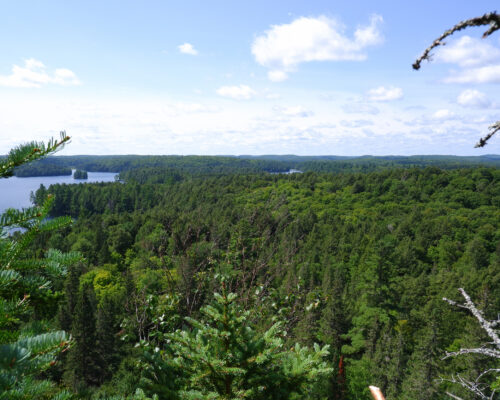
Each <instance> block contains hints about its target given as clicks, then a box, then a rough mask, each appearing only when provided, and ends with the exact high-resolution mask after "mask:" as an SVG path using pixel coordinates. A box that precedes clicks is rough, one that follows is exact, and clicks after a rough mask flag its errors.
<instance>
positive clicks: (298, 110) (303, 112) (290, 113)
mask: <svg viewBox="0 0 500 400" xmlns="http://www.w3.org/2000/svg"><path fill="white" fill-rule="evenodd" d="M273 109H274V110H275V111H278V112H279V113H281V114H283V115H286V116H287V117H310V116H312V115H314V113H313V112H312V111H310V110H307V109H305V108H304V107H302V106H291V107H274V108H273Z"/></svg>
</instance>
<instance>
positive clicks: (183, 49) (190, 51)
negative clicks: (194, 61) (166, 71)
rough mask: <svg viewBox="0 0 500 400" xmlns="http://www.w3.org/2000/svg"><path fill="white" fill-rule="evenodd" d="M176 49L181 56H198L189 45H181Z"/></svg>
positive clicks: (196, 51)
mask: <svg viewBox="0 0 500 400" xmlns="http://www.w3.org/2000/svg"><path fill="white" fill-rule="evenodd" d="M177 48H178V49H179V51H180V52H181V53H183V54H190V55H192V56H196V55H197V54H198V50H196V49H195V48H194V46H193V45H192V44H191V43H183V44H181V45H179V46H177Z"/></svg>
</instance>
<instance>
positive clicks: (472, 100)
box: [457, 89, 491, 108]
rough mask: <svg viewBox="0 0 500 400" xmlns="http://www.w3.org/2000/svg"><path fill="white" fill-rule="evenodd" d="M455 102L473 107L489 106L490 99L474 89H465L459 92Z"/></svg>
mask: <svg viewBox="0 0 500 400" xmlns="http://www.w3.org/2000/svg"><path fill="white" fill-rule="evenodd" d="M457 103H458V104H460V105H461V106H465V107H473V108H489V107H491V101H490V99H488V97H487V96H486V95H485V94H484V93H482V92H480V91H479V90H475V89H467V90H464V91H463V92H462V93H460V94H459V95H458V97H457Z"/></svg>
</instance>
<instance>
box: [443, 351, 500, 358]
mask: <svg viewBox="0 0 500 400" xmlns="http://www.w3.org/2000/svg"><path fill="white" fill-rule="evenodd" d="M462 354H482V355H483V356H488V357H493V358H500V351H497V350H494V349H488V348H477V349H460V350H459V351H453V352H446V355H445V356H444V357H443V358H442V360H446V359H447V358H450V357H456V356H460V355H462Z"/></svg>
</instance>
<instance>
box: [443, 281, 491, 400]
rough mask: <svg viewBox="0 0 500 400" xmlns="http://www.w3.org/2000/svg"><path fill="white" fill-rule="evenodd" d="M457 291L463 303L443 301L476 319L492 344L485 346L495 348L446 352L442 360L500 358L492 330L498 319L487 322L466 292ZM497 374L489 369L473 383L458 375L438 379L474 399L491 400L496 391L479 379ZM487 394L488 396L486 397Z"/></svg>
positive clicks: (462, 290)
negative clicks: (456, 387)
mask: <svg viewBox="0 0 500 400" xmlns="http://www.w3.org/2000/svg"><path fill="white" fill-rule="evenodd" d="M458 291H459V292H460V294H461V295H462V296H463V298H464V299H465V303H463V304H460V303H458V302H456V301H454V300H450V299H447V298H443V300H444V301H446V302H447V303H449V304H451V305H453V306H455V307H459V308H463V309H466V310H468V311H469V312H470V313H471V314H472V315H473V316H474V317H475V318H476V320H477V321H478V322H479V325H480V326H481V328H483V329H484V330H485V331H486V333H487V334H488V336H489V337H490V338H491V340H492V342H490V343H487V345H490V346H491V345H494V346H495V347H496V349H495V348H491V347H480V348H473V349H460V350H459V351H454V352H447V353H446V356H445V357H443V360H444V359H446V358H450V357H456V356H460V355H463V354H481V355H484V356H487V357H492V358H500V338H499V336H498V333H497V332H496V331H495V329H494V328H495V327H496V326H497V325H498V323H499V321H500V318H499V319H498V320H495V321H488V320H487V319H486V318H485V317H484V315H483V312H482V311H481V310H478V309H477V307H476V305H475V304H474V303H473V302H472V300H471V298H470V296H469V295H468V294H467V292H466V291H465V290H464V289H463V288H460V289H458ZM499 372H500V369H499V368H490V369H487V370H484V371H483V372H481V373H480V374H479V375H478V376H477V377H476V379H475V380H473V381H470V380H466V379H465V378H463V377H462V376H460V375H458V374H457V375H454V376H452V377H451V378H450V379H444V378H440V381H441V382H450V383H455V384H458V385H460V386H462V387H463V388H464V389H466V390H467V391H469V392H471V393H473V394H474V395H475V396H476V397H479V398H481V399H485V400H493V398H494V396H495V393H496V389H491V387H490V385H489V384H487V383H484V382H481V379H482V378H483V377H484V376H485V375H487V374H491V373H499ZM488 392H489V395H488ZM446 394H447V395H448V396H450V397H451V398H453V399H455V400H462V399H461V398H460V397H458V396H456V395H454V394H453V393H450V392H446Z"/></svg>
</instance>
